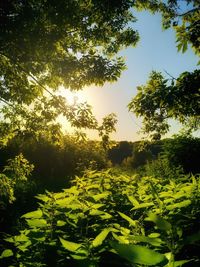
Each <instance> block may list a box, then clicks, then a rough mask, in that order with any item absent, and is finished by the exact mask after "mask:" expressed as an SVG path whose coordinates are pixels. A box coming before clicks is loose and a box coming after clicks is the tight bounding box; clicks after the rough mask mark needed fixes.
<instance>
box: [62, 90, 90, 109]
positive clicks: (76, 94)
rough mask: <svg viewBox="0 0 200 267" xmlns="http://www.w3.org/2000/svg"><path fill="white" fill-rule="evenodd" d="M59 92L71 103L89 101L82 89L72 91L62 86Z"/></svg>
mask: <svg viewBox="0 0 200 267" xmlns="http://www.w3.org/2000/svg"><path fill="white" fill-rule="evenodd" d="M59 94H60V95H61V96H63V97H65V98H66V101H67V103H68V104H69V105H73V104H76V103H83V102H85V101H87V99H86V97H85V96H84V94H83V92H82V91H71V90H69V89H67V88H64V87H61V88H60V90H59Z"/></svg>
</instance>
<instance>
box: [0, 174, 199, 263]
mask: <svg viewBox="0 0 200 267" xmlns="http://www.w3.org/2000/svg"><path fill="white" fill-rule="evenodd" d="M37 199H38V200H39V207H38V209H37V210H35V211H32V212H29V213H26V214H24V215H23V216H22V220H25V221H26V228H25V229H22V230H21V231H20V233H19V235H16V236H7V237H6V238H5V246H4V248H3V249H2V254H1V256H0V258H1V260H0V261H2V264H1V262H0V265H2V266H20V267H24V266H34V267H37V266H70V267H73V266H88V267H97V266H103V267H106V266H109V267H110V266H116V267H117V266H121V267H123V266H165V267H178V266H182V265H184V266H199V261H198V248H199V240H200V232H198V218H199V215H200V205H199V204H200V179H199V177H190V178H188V177H181V178H179V179H169V180H163V179H159V178H153V177H143V178H138V177H137V176H130V175H126V174H123V173H116V172H115V171H113V170H107V171H104V172H95V171H88V172H87V173H85V175H84V176H83V177H76V178H75V180H74V181H73V184H72V186H71V187H70V188H68V189H64V190H63V191H62V192H60V193H50V192H46V194H43V195H38V196H37Z"/></svg>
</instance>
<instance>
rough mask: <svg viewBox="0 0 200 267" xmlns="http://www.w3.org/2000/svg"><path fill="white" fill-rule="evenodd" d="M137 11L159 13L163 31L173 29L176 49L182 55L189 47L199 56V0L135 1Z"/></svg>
mask: <svg viewBox="0 0 200 267" xmlns="http://www.w3.org/2000/svg"><path fill="white" fill-rule="evenodd" d="M134 6H135V7H136V9H138V10H143V9H146V10H149V11H150V12H152V13H156V12H159V13H160V14H161V15H162V26H163V28H164V29H168V28H170V27H173V29H174V30H175V32H176V42H177V48H178V50H179V51H182V52H183V53H184V52H185V51H186V50H187V48H188V45H191V46H192V48H193V50H194V52H195V53H196V54H197V55H199V54H200V37H199V36H200V2H199V0H167V1H165V0H160V1H159V0H144V1H139V0H136V1H135V3H134Z"/></svg>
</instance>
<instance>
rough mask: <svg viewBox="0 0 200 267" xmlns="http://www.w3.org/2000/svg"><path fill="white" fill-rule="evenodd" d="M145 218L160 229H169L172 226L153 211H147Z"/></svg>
mask: <svg viewBox="0 0 200 267" xmlns="http://www.w3.org/2000/svg"><path fill="white" fill-rule="evenodd" d="M145 220H146V221H151V222H154V223H155V224H156V226H157V227H158V229H160V230H164V231H169V230H170V229H171V227H172V226H171V224H170V223H169V222H167V221H166V220H165V219H163V218H162V217H160V216H158V215H157V214H154V213H149V215H148V217H147V218H145Z"/></svg>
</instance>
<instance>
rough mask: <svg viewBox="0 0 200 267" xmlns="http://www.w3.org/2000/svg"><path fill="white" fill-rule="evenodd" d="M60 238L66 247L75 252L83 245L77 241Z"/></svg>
mask: <svg viewBox="0 0 200 267" xmlns="http://www.w3.org/2000/svg"><path fill="white" fill-rule="evenodd" d="M59 239H60V242H61V244H62V245H63V247H64V248H65V249H67V250H69V251H71V252H75V251H76V250H78V249H79V248H80V247H81V246H82V244H77V243H74V242H71V241H68V240H65V239H63V238H61V237H60V238H59Z"/></svg>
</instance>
